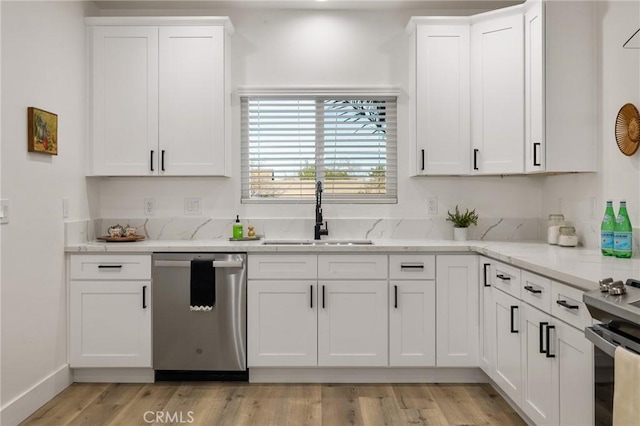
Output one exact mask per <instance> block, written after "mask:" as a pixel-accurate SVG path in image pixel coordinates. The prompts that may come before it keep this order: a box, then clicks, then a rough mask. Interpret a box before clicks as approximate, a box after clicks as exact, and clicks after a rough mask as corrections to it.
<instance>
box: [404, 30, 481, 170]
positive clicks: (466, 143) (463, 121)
mask: <svg viewBox="0 0 640 426" xmlns="http://www.w3.org/2000/svg"><path fill="white" fill-rule="evenodd" d="M416 31H417V34H416V43H417V45H416V50H417V51H416V73H417V75H416V140H417V149H418V151H417V154H418V155H417V161H418V164H417V171H418V174H424V175H438V174H468V173H469V156H470V146H471V106H470V102H471V94H470V87H469V85H470V80H469V79H470V76H469V25H422V26H418V27H417V29H416Z"/></svg>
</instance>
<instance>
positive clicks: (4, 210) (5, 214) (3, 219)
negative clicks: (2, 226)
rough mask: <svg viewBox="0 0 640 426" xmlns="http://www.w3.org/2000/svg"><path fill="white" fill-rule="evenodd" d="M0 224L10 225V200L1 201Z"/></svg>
mask: <svg viewBox="0 0 640 426" xmlns="http://www.w3.org/2000/svg"><path fill="white" fill-rule="evenodd" d="M0 223H9V200H0Z"/></svg>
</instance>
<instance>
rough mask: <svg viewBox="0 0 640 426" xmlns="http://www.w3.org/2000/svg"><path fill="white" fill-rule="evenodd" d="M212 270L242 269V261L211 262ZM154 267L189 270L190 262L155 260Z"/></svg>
mask: <svg viewBox="0 0 640 426" xmlns="http://www.w3.org/2000/svg"><path fill="white" fill-rule="evenodd" d="M212 263H213V267H214V268H242V267H243V266H244V264H243V262H242V260H212ZM154 266H162V267H165V268H190V267H191V261H190V260H156V261H155V262H154Z"/></svg>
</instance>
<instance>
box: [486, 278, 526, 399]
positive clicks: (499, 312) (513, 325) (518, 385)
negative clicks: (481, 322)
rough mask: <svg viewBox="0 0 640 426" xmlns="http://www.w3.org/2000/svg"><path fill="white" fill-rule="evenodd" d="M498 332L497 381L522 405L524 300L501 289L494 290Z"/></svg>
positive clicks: (510, 396)
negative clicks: (522, 323) (522, 318)
mask: <svg viewBox="0 0 640 426" xmlns="http://www.w3.org/2000/svg"><path fill="white" fill-rule="evenodd" d="M493 307H494V308H493V315H494V317H493V320H494V323H495V325H496V332H495V339H496V340H495V345H496V346H495V348H496V352H495V354H496V357H495V370H494V371H493V376H492V377H493V380H494V381H495V382H496V384H497V385H498V386H500V388H501V389H502V390H503V391H504V392H505V393H506V394H507V395H508V396H509V398H511V399H512V400H513V402H515V403H516V404H518V405H521V396H522V377H521V376H522V368H521V367H522V365H521V362H522V360H521V358H522V357H521V343H520V336H521V328H520V316H521V311H522V304H521V302H520V300H518V299H516V298H515V297H513V296H510V295H508V294H507V293H504V292H502V291H500V290H498V289H494V290H493Z"/></svg>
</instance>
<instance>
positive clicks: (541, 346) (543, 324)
mask: <svg viewBox="0 0 640 426" xmlns="http://www.w3.org/2000/svg"><path fill="white" fill-rule="evenodd" d="M545 325H549V323H548V322H541V323H540V353H541V354H544V353H546V351H545V349H544V326H545Z"/></svg>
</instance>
